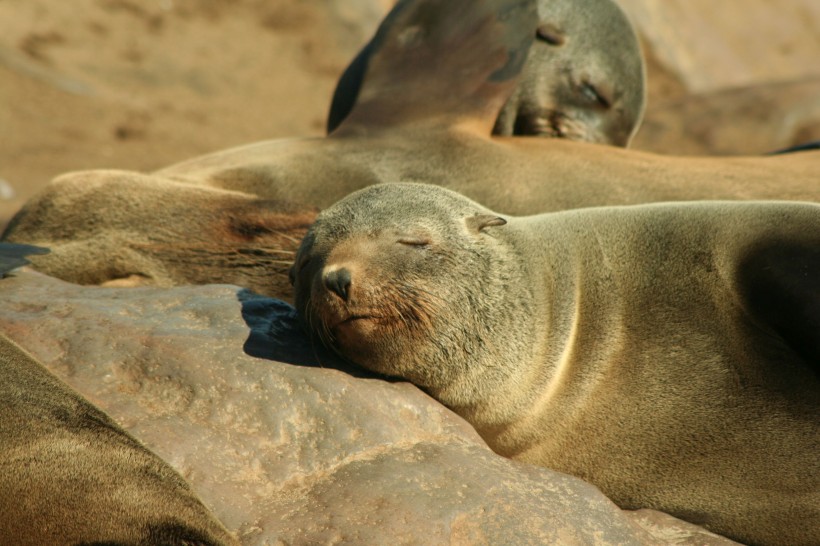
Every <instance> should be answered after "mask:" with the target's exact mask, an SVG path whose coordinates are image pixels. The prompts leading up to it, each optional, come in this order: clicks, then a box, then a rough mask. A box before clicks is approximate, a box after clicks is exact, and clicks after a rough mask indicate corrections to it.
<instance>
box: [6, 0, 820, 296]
mask: <svg viewBox="0 0 820 546" xmlns="http://www.w3.org/2000/svg"><path fill="white" fill-rule="evenodd" d="M556 4H557V3H556ZM567 4H568V5H570V6H572V5H576V3H574V2H568V3H567ZM578 5H580V4H578ZM556 9H557V8H556ZM538 24H539V16H538V12H537V11H536V3H535V2H534V1H529V0H447V1H442V0H415V1H412V2H409V1H404V2H400V3H399V4H397V5H396V8H395V9H394V11H393V12H391V15H390V16H388V18H387V19H385V21H384V23H383V24H382V27H381V28H380V30H379V40H378V44H377V45H378V46H379V47H378V48H377V49H375V51H374V53H373V54H372V55H371V56H370V58H369V61H368V66H367V77H366V78H365V79H364V81H363V84H362V88H361V90H360V91H359V93H358V95H357V99H356V102H355V105H354V107H353V109H352V111H351V112H350V113H349V115H348V116H347V117H346V118H345V119H344V121H343V123H342V124H341V125H340V126H339V127H338V128H337V129H336V130H335V131H334V132H333V133H332V135H330V136H329V137H327V138H304V139H299V138H297V139H282V140H272V141H267V142H260V143H256V144H251V145H248V146H242V147H239V148H234V149H231V150H225V151H222V152H217V153H214V154H210V155H207V156H204V157H199V158H195V159H192V160H189V161H184V162H182V163H179V164H177V165H173V166H170V167H168V168H165V169H162V170H160V171H158V172H155V173H153V174H150V175H145V174H140V173H128V172H123V171H88V172H80V173H70V174H67V175H63V176H61V177H59V178H58V179H56V180H55V181H53V182H52V183H51V184H50V185H48V186H47V187H46V188H45V189H44V190H43V191H42V192H41V193H40V194H38V195H37V196H35V197H34V198H33V199H31V200H30V201H29V202H28V203H27V204H26V205H25V206H24V207H23V209H22V210H21V211H20V212H19V213H18V214H17V215H16V216H15V218H14V219H13V220H12V222H11V223H10V224H9V226H8V227H7V229H6V230H5V232H4V233H3V235H2V238H3V239H4V240H7V241H13V242H20V243H31V244H39V245H42V246H46V247H49V248H51V254H49V255H47V256H38V257H34V258H32V263H33V265H34V267H35V268H36V269H38V270H39V271H42V272H44V273H48V274H50V275H54V276H57V277H59V278H61V279H64V280H68V281H71V282H80V283H95V284H99V283H109V282H116V283H119V282H122V281H125V282H131V281H133V280H137V281H139V282H142V283H144V284H156V285H173V284H186V283H202V282H231V283H238V284H240V285H242V286H245V287H247V288H250V289H252V290H254V291H257V292H260V293H263V294H266V295H270V296H275V297H279V298H283V299H289V298H290V291H289V290H287V289H285V287H286V285H287V278H286V272H287V269H288V268H289V266H290V264H289V262H290V260H291V257H292V255H293V252H294V251H295V248H296V246H297V244H298V241H299V240H300V239H301V237H302V236H303V235H304V233H305V231H306V228H307V224H308V223H309V221H307V222H306V221H305V219H306V218H310V220H312V218H313V217H314V216H315V213H316V211H317V210H319V209H322V208H325V207H327V206H330V205H331V204H333V203H334V202H336V201H337V200H339V199H341V198H342V197H344V196H345V195H348V194H349V193H351V192H353V191H356V190H359V189H361V188H364V187H367V186H369V185H372V184H377V183H380V182H385V181H407V182H414V181H415V182H429V183H436V184H440V185H443V186H446V187H448V188H450V189H453V190H455V191H457V192H459V193H463V194H464V195H467V196H468V197H470V198H472V199H475V200H477V201H479V202H481V203H484V204H486V205H487V206H490V207H492V208H493V209H494V210H498V211H501V212H504V213H507V214H516V215H521V214H535V213H540V212H549V211H557V210H565V209H571V208H581V207H592V206H601V205H631V204H638V203H648V202H657V201H688V200H707V199H738V200H741V199H783V200H803V201H820V175H818V172H820V151H808V152H804V153H801V154H793V155H789V156H778V157H742V158H708V157H698V158H695V157H668V156H661V155H656V154H648V153H642V152H638V151H630V150H625V149H621V148H616V147H614V146H605V145H601V144H594V143H587V142H573V141H570V140H566V139H554V138H546V139H542V138H520V137H492V138H491V136H490V135H491V131H492V129H493V127H494V125H495V124H496V122H497V119H498V116H499V111H500V110H501V109H502V107H504V105H505V104H506V101H507V100H508V99H509V97H510V96H511V95H512V94H513V92H514V91H515V89H516V86H517V85H518V81H519V77H520V72H521V68H522V66H524V64H525V62H526V61H527V58H528V56H530V55H531V49H532V48H535V47H542V46H543V47H546V46H545V45H544V44H535V45H534V44H533V36H535V35H536V32H538V29H537V26H538ZM571 38H572V36H570V38H569V39H571ZM566 47H570V42H569V41H568V42H567V45H566ZM557 58H558V57H556V59H557ZM573 73H574V72H573ZM454 75H457V76H458V77H455V76H454ZM539 82H540V84H543V83H545V80H539ZM624 100H626V98H624ZM613 104H614V103H613ZM220 202H221V203H223V205H222V206H220ZM288 215H290V218H288ZM236 226H240V227H241V229H239V230H237V229H236V228H235V227H236Z"/></svg>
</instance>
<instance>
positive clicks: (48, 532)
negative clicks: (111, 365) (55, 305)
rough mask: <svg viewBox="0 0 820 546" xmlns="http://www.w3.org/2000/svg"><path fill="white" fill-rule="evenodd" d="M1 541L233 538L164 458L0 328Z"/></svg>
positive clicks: (166, 545)
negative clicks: (87, 399) (49, 370)
mask: <svg viewBox="0 0 820 546" xmlns="http://www.w3.org/2000/svg"><path fill="white" fill-rule="evenodd" d="M0 543H2V544H15V545H19V546H27V545H31V546H42V545H44V544H55V545H57V544H117V545H123V546H126V545H133V546H153V545H156V546H174V545H178V546H217V545H226V546H227V545H232V546H233V545H238V544H239V542H238V541H237V540H236V539H234V538H233V537H231V535H230V534H229V533H228V531H227V530H226V529H225V528H224V527H223V526H222V524H221V523H219V522H218V521H217V520H216V518H214V517H213V515H212V514H211V513H210V512H209V511H208V509H207V508H205V506H203V505H202V503H201V502H200V501H199V499H197V497H196V496H195V495H194V493H193V492H192V491H191V489H190V487H189V486H188V484H187V483H185V481H184V480H183V479H182V477H181V476H180V475H179V474H177V473H176V472H175V471H174V470H173V469H172V468H171V467H170V466H169V465H168V464H167V463H165V462H164V461H162V460H161V459H160V458H159V457H157V456H156V455H155V454H153V453H152V452H150V451H149V450H148V449H146V448H145V447H144V446H143V445H142V444H140V443H139V442H138V441H137V440H135V439H134V438H133V437H132V436H130V435H129V434H128V433H127V432H125V431H124V430H122V429H121V428H120V427H119V426H118V425H117V424H116V423H114V422H113V421H112V420H111V419H110V418H109V417H108V416H107V415H106V414H105V413H103V412H102V411H100V410H99V409H97V408H96V407H94V406H93V405H91V404H90V403H89V402H88V401H86V400H85V399H83V398H82V397H80V396H79V395H78V394H77V393H75V392H74V391H72V390H71V389H69V388H68V386H66V385H65V384H64V383H62V382H61V381H60V380H58V379H57V378H56V377H54V376H53V375H52V374H50V373H49V372H48V371H46V369H45V368H44V367H43V366H42V365H40V363H39V362H37V361H36V360H35V359H34V358H33V357H32V356H31V355H29V354H28V353H26V352H25V351H24V350H23V349H21V348H20V347H19V346H17V345H16V344H15V343H13V342H12V341H11V340H9V339H8V338H6V337H5V336H3V335H0Z"/></svg>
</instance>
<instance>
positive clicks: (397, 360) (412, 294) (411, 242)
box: [291, 184, 517, 389]
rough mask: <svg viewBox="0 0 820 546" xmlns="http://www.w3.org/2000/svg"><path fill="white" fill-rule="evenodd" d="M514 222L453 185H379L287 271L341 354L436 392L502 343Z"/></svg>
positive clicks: (342, 208) (343, 205) (322, 334)
mask: <svg viewBox="0 0 820 546" xmlns="http://www.w3.org/2000/svg"><path fill="white" fill-rule="evenodd" d="M504 224H506V220H504V219H503V218H501V217H499V216H498V215H496V214H494V213H492V212H491V211H489V210H487V209H485V208H484V207H481V206H480V205H478V204H476V203H474V202H473V201H471V200H469V199H467V198H466V197H463V196H461V195H459V194H457V193H455V192H452V191H449V190H445V189H443V188H440V187H436V186H430V185H425V184H381V185H377V186H371V187H369V188H366V189H364V190H361V191H358V192H356V193H353V194H351V195H350V196H348V197H346V198H345V199H343V200H341V201H339V202H338V203H336V204H335V205H333V206H332V207H330V208H328V209H325V210H324V211H323V212H322V213H321V214H320V215H319V217H318V218H317V221H316V223H315V224H314V225H313V226H312V227H311V228H310V230H309V231H308V233H307V235H306V237H305V239H304V240H303V242H302V245H301V247H300V249H299V252H298V253H297V256H296V262H295V264H294V267H293V270H292V272H291V280H292V282H293V283H294V288H295V301H296V307H297V309H298V311H299V313H300V316H301V317H302V320H303V322H304V324H305V326H306V328H307V329H308V330H309V331H310V332H312V333H313V334H315V335H317V336H318V337H319V338H320V339H321V341H322V342H323V343H325V344H326V345H328V346H330V347H331V348H332V349H334V350H335V351H337V352H338V353H339V354H340V355H341V356H342V357H344V358H345V359H347V360H349V361H352V362H353V363H355V364H358V365H360V366H362V367H364V368H368V369H370V370H372V371H376V372H378V373H382V374H385V375H391V376H398V377H402V378H405V379H409V380H411V381H413V382H414V383H416V384H418V385H421V386H425V387H429V388H432V389H437V388H442V387H446V385H448V384H449V383H451V382H452V381H453V380H454V379H456V378H457V377H460V376H463V375H464V374H465V373H467V374H469V373H470V371H469V370H467V368H468V367H470V366H477V365H479V364H480V363H481V362H482V361H483V359H484V358H485V357H487V356H489V355H490V354H492V353H494V352H495V350H496V349H497V348H498V347H497V346H496V345H495V344H494V343H493V339H492V338H493V332H494V331H497V330H499V329H501V328H502V327H503V326H502V323H504V322H505V321H506V320H508V319H509V316H508V315H509V309H508V308H509V304H508V302H507V298H506V296H505V293H504V292H505V289H504V286H505V285H506V283H508V282H509V281H510V279H509V277H511V276H515V275H516V274H517V271H516V263H515V260H512V259H509V256H506V253H507V252H508V250H507V244H506V243H505V241H504V240H503V238H500V237H499V231H500V230H503V229H504V227H503V226H504Z"/></svg>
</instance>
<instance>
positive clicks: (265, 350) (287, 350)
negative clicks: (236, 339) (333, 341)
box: [237, 289, 380, 377]
mask: <svg viewBox="0 0 820 546" xmlns="http://www.w3.org/2000/svg"><path fill="white" fill-rule="evenodd" d="M237 299H238V300H239V302H240V303H241V304H242V319H243V320H244V321H245V324H247V325H248V327H249V328H250V329H251V331H250V334H249V335H248V339H247V340H246V341H245V344H244V345H243V347H242V349H243V350H244V351H245V354H247V355H250V356H253V357H256V358H264V359H266V360H274V361H277V362H285V363H288V364H295V365H297V366H306V367H311V368H333V369H336V370H340V371H343V372H345V373H348V374H350V375H352V376H353V377H380V376H378V375H376V374H374V373H372V372H369V371H367V370H364V369H362V368H359V367H358V366H356V365H355V364H351V363H349V362H346V361H344V360H342V359H341V358H339V356H337V355H336V354H334V353H333V352H331V351H330V350H328V349H327V348H326V347H325V346H324V345H322V344H321V343H319V342H318V341H311V339H310V338H309V337H308V336H307V334H305V332H304V331H303V330H302V327H301V325H300V324H299V317H298V316H297V314H296V309H295V308H294V307H293V306H292V305H290V304H289V303H286V302H284V301H282V300H277V299H274V298H269V297H266V296H261V295H259V294H256V293H254V292H252V291H250V290H247V289H242V290H240V291H239V292H237Z"/></svg>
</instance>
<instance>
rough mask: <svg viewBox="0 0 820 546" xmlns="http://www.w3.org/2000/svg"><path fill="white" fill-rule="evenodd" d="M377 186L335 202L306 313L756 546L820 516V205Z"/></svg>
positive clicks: (369, 357)
mask: <svg viewBox="0 0 820 546" xmlns="http://www.w3.org/2000/svg"><path fill="white" fill-rule="evenodd" d="M497 216H498V215H497V214H496V213H495V212H492V211H490V210H488V209H486V208H484V207H483V206H480V205H478V204H476V203H475V202H472V201H470V200H469V199H467V198H465V197H462V196H460V195H458V194H455V193H453V192H450V191H447V190H444V189H441V188H437V187H434V186H426V185H420V184H394V185H380V186H374V187H371V188H368V189H366V190H362V191H360V192H357V193H355V194H353V195H351V196H349V197H348V198H346V199H344V200H342V201H340V202H339V203H338V204H336V205H334V206H333V207H331V208H328V209H327V210H325V211H324V212H322V213H321V214H320V215H319V217H318V219H317V222H316V224H315V225H314V227H312V228H311V229H310V230H309V232H308V235H307V236H306V238H305V240H304V242H303V244H302V247H301V249H300V251H299V254H298V256H297V261H296V265H295V266H294V280H295V294H296V304H297V308H298V309H299V311H300V313H301V314H302V316H303V317H304V320H305V323H306V325H308V327H309V329H312V331H314V332H315V333H317V334H318V335H319V336H320V337H322V339H323V340H324V341H325V342H326V343H328V344H329V345H330V346H331V347H333V348H334V349H336V350H337V351H338V352H339V353H340V354H342V355H343V356H344V357H346V358H347V359H349V360H351V361H353V362H355V363H357V364H360V365H362V366H364V367H366V368H369V369H371V370H374V371H377V372H380V373H383V374H387V375H391V376H399V377H402V378H406V379H409V380H411V381H413V382H414V383H416V384H418V385H420V386H422V387H423V388H425V389H426V390H427V391H428V392H430V393H431V394H432V395H433V396H435V397H436V398H438V399H439V400H440V401H441V402H443V403H444V404H446V405H447V406H449V407H451V408H452V409H454V410H455V411H456V412H458V413H459V414H461V415H462V416H463V417H465V418H466V419H467V420H468V421H469V422H470V423H472V424H473V425H474V426H475V427H476V429H477V430H478V432H479V433H480V434H481V435H482V437H483V438H484V439H485V440H486V441H487V442H488V444H489V445H490V446H491V447H492V448H493V449H494V450H496V451H497V452H499V453H501V454H503V455H507V456H510V457H513V458H516V459H519V460H523V461H527V462H531V463H536V464H540V465H544V466H547V467H550V468H553V469H557V470H561V471H564V472H567V473H571V474H574V475H577V476H580V477H582V478H584V479H586V480H588V481H590V482H591V483H593V484H595V485H597V486H598V487H600V488H601V489H602V490H603V492H604V493H605V494H606V495H607V496H609V497H610V498H612V499H613V500H614V501H615V502H616V503H617V504H619V505H620V506H621V507H623V508H642V507H643V508H650V507H651V508H654V509H658V510H662V511H664V512H668V513H670V514H673V515H675V516H677V517H680V518H682V519H686V520H689V521H692V522H694V523H698V524H701V525H704V526H705V527H707V528H708V529H710V530H712V531H714V532H717V533H720V534H724V535H727V536H729V537H731V538H734V539H736V540H741V541H744V542H746V541H748V542H751V543H766V544H789V545H797V544H811V543H814V542H816V539H817V536H819V535H818V534H819V533H820V525H818V523H817V522H818V521H820V459H818V457H817V448H818V445H820V427H819V426H818V423H819V422H820V382H818V369H820V342H818V339H817V335H816V333H817V332H818V331H820V290H818V289H817V287H818V285H820V205H815V204H808V203H758V202H748V203H727V202H720V203H682V204H657V205H643V206H637V207H605V208H597V209H587V210H576V211H566V212H560V213H554V214H545V215H538V216H532V217H523V218H511V217H505V218H506V220H507V221H508V223H507V225H501V224H502V222H503V221H501V220H498V219H497Z"/></svg>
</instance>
